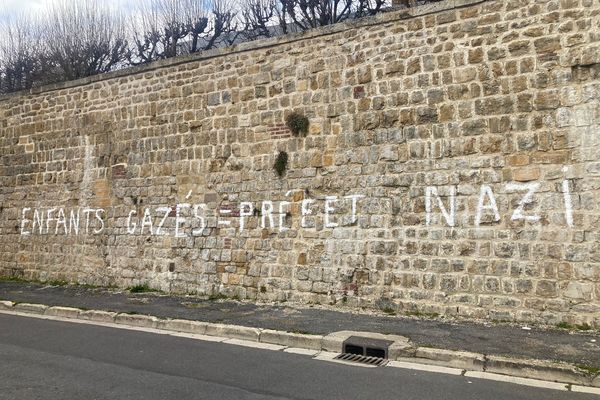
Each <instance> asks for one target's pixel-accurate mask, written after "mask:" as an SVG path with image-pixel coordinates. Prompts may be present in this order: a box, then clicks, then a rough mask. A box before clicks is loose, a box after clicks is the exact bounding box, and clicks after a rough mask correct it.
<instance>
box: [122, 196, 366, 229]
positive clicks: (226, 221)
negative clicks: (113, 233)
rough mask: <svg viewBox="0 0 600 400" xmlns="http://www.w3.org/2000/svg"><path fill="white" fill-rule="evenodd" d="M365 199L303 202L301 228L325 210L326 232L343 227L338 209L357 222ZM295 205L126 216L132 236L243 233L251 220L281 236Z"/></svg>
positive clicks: (188, 208)
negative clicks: (230, 230) (219, 230)
mask: <svg viewBox="0 0 600 400" xmlns="http://www.w3.org/2000/svg"><path fill="white" fill-rule="evenodd" d="M362 197H364V196H361V195H351V196H344V197H337V196H327V197H325V199H324V200H321V201H320V202H322V204H316V203H317V200H314V199H304V200H302V201H301V202H299V204H297V206H296V207H297V208H298V209H299V217H300V227H302V228H310V227H311V226H313V225H312V224H313V223H314V221H310V220H311V219H314V218H315V217H316V209H318V208H320V209H322V215H321V218H322V221H323V226H324V227H325V228H335V227H337V226H339V225H340V221H339V220H338V219H339V218H340V216H339V215H337V212H338V207H340V206H342V202H343V203H345V204H343V206H345V207H347V208H349V210H350V211H349V218H350V221H349V222H350V223H351V224H353V223H355V222H356V221H357V220H358V215H357V212H358V200H359V199H360V198H362ZM292 208H293V203H292V202H289V201H278V202H273V201H263V202H262V203H259V204H254V203H252V202H240V203H239V204H237V205H230V204H228V205H222V206H221V207H219V208H218V209H216V210H208V207H207V205H206V204H204V203H200V204H190V203H180V204H177V205H176V206H174V207H156V208H150V207H146V208H145V209H143V210H131V211H130V212H129V214H128V216H127V233H128V234H130V235H146V234H149V235H154V236H161V235H166V234H173V235H174V236H175V237H179V238H184V237H190V236H201V235H203V234H206V232H207V228H213V227H220V228H228V227H234V222H235V221H237V229H238V230H239V231H240V232H242V231H244V230H245V229H246V228H247V227H248V222H249V221H250V219H251V218H255V219H257V221H256V222H257V226H258V227H260V228H262V229H265V228H269V229H276V230H278V231H279V232H283V231H286V230H289V229H290V228H291V226H290V224H291V223H290V221H289V220H288V218H289V217H291V216H292ZM169 217H172V218H173V219H174V220H173V219H172V220H171V221H174V224H173V225H174V226H170V224H169Z"/></svg>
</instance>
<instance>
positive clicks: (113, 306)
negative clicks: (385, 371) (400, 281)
mask: <svg viewBox="0 0 600 400" xmlns="http://www.w3.org/2000/svg"><path fill="white" fill-rule="evenodd" d="M0 300H9V301H13V302H18V303H37V304H45V305H48V306H66V307H75V308H81V309H95V310H104V311H114V312H123V313H137V314H146V315H153V316H156V317H159V318H178V319H188V320H197V321H203V322H210V323H222V324H231V325H240V326H247V327H255V328H263V329H273V330H278V331H288V332H295V333H306V334H317V335H327V334H330V333H333V332H338V331H365V332H376V333H383V334H394V335H401V336H405V337H407V338H409V339H410V341H411V342H412V343H414V344H415V345H416V346H419V347H433V348H439V349H445V350H454V351H467V352H473V353H480V354H484V355H486V356H489V355H494V356H505V357H513V358H520V359H534V360H548V361H559V362H566V363H570V364H574V365H581V366H587V367H600V334H599V333H598V332H569V331H567V330H561V329H543V328H539V327H532V328H531V330H524V329H522V327H521V326H516V325H507V324H492V323H487V324H483V323H481V324H479V323H473V322H464V321H452V320H443V319H437V320H427V319H417V318H413V317H402V316H383V315H372V314H357V313H351V312H340V311H334V310H331V309H326V308H325V307H312V308H310V307H302V308H301V307H291V306H288V305H285V304H283V305H256V304H251V303H247V302H237V301H229V300H202V299H198V298H194V297H176V296H166V295H160V294H155V293H139V294H134V293H129V292H127V291H111V290H107V289H97V288H94V289H90V288H85V287H78V286H44V285H41V284H34V283H21V282H0Z"/></svg>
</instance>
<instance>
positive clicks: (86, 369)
mask: <svg viewBox="0 0 600 400" xmlns="http://www.w3.org/2000/svg"><path fill="white" fill-rule="evenodd" d="M0 399H19V400H27V399H44V400H51V399H60V400H67V399H78V400H79V399H85V400H91V399H111V400H113V399H118V400H122V399H147V400H151V399H176V400H184V399H231V400H241V399H252V400H254V399H257V400H258V399H265V400H267V399H324V400H325V399H326V400H333V399H343V400H351V399H377V400H383V399H394V400H409V399H414V400H437V399H440V400H441V399H460V400H468V399H473V400H475V399H476V400H482V399H486V400H492V399H510V400H517V399H523V400H525V399H530V400H542V399H598V397H597V396H595V395H592V394H580V393H572V392H566V391H557V390H549V389H540V388H534V387H529V386H520V385H515V384H509V383H503V382H495V381H490V380H478V379H473V378H467V377H464V376H453V375H446V374H437V373H430V372H421V371H415V370H409V369H400V368H391V367H378V368H364V367H357V366H348V365H341V364H335V363H331V362H327V361H320V360H314V359H312V358H311V357H309V356H305V355H297V354H289V353H284V352H282V351H270V350H261V349H255V348H248V347H242V346H235V345H231V344H225V343H215V342H207V341H200V340H194V339H188V338H182V337H174V336H169V335H158V334H154V333H148V332H139V331H132V330H124V329H115V328H109V327H102V326H95V325H87V324H76V323H69V322H59V321H51V320H43V319H36V318H28V317H19V316H12V315H6V314H0Z"/></svg>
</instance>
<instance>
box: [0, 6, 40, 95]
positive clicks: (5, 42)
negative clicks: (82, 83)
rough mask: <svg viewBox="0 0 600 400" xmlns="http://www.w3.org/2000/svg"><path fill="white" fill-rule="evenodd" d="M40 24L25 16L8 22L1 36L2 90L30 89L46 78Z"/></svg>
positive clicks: (0, 82)
mask: <svg viewBox="0 0 600 400" xmlns="http://www.w3.org/2000/svg"><path fill="white" fill-rule="evenodd" d="M38 27H39V24H38V23H37V21H35V20H32V19H30V18H28V17H25V16H23V15H21V16H14V17H11V18H9V19H8V20H6V21H5V23H4V24H3V26H2V27H1V28H0V29H1V35H0V91H1V92H4V93H7V92H14V91H18V90H23V89H29V88H31V87H32V86H35V85H37V84H39V83H42V82H44V81H45V79H44V67H45V65H44V60H45V56H44V54H43V46H41V44H40V43H41V39H40V32H39V29H38Z"/></svg>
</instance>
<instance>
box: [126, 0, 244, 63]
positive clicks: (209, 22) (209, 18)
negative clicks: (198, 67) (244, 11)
mask: <svg viewBox="0 0 600 400" xmlns="http://www.w3.org/2000/svg"><path fill="white" fill-rule="evenodd" d="M235 16H236V13H235V11H234V9H233V7H232V5H231V3H228V2H227V1H225V0H215V1H213V2H209V1H204V0H147V1H146V2H144V3H142V5H141V8H140V9H139V21H135V22H134V26H133V35H132V36H133V46H132V47H131V49H130V54H129V59H130V63H131V64H134V65H136V64H143V63H147V62H151V61H155V60H162V59H165V58H170V57H175V56H177V55H180V54H187V53H194V52H197V51H201V50H207V49H211V48H214V47H219V46H222V45H226V44H231V43H232V42H233V41H235V38H236V37H237V35H238V34H239V33H237V25H236V20H235Z"/></svg>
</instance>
